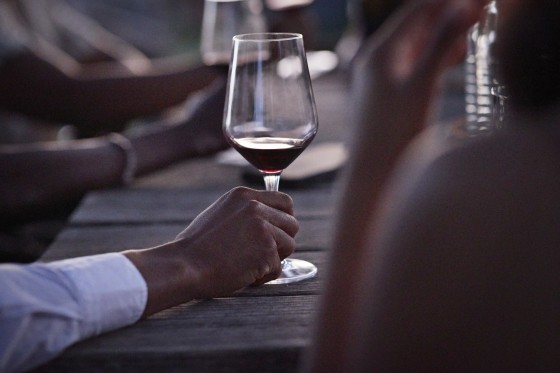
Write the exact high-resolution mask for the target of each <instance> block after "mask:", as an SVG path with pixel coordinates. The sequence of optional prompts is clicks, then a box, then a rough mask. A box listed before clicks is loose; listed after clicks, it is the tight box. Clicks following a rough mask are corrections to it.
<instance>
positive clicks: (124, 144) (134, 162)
mask: <svg viewBox="0 0 560 373" xmlns="http://www.w3.org/2000/svg"><path fill="white" fill-rule="evenodd" d="M107 138H108V140H109V142H110V143H111V144H112V145H115V146H116V147H117V148H119V149H120V151H121V152H122V153H123V154H124V157H125V163H124V168H123V172H122V174H121V183H122V185H128V184H130V183H131V182H132V181H133V180H134V176H135V175H136V169H137V168H138V157H137V156H136V151H135V150H134V147H133V146H132V143H131V142H130V140H129V139H128V138H126V137H125V136H123V135H121V134H120V133H111V134H110V135H108V136H107Z"/></svg>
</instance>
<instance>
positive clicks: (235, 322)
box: [39, 188, 333, 372]
mask: <svg viewBox="0 0 560 373" xmlns="http://www.w3.org/2000/svg"><path fill="white" fill-rule="evenodd" d="M222 192H223V191H222V190H205V189H188V188H185V189H168V190H162V189H131V190H126V189H123V190H112V191H104V192H95V193H92V194H90V195H89V196H87V197H86V198H85V200H84V201H83V203H82V205H81V207H80V208H79V209H78V210H77V211H76V214H75V215H74V216H73V218H72V220H71V222H70V224H69V225H68V227H67V228H66V229H65V230H64V231H63V232H62V233H61V235H60V236H59V237H58V239H57V240H56V242H55V243H54V244H53V245H52V247H51V248H50V249H49V251H48V253H47V254H46V255H45V258H44V259H46V260H55V259H61V258H67V257H74V256H80V255H88V254H95V253H100V252H109V251H119V250H123V249H131V248H140V247H147V246H152V245H155V244H158V243H161V242H164V241H167V240H170V239H173V238H174V237H175V236H176V235H177V234H178V233H179V232H180V231H181V230H182V229H183V228H184V227H185V226H186V224H187V223H188V222H189V221H190V220H191V219H192V218H193V217H194V216H196V214H197V213H198V212H200V211H201V209H203V208H204V207H205V206H207V205H208V204H210V203H211V201H213V200H215V199H216V198H217V197H218V196H219V195H220V194H221V193H222ZM291 195H292V196H293V198H294V201H295V204H296V206H297V216H298V218H299V220H300V222H301V229H300V234H299V235H298V237H297V241H298V249H297V253H296V254H295V255H294V257H297V258H302V259H307V260H310V261H312V262H313V263H315V264H316V265H317V266H318V269H319V274H318V276H317V277H315V278H313V279H310V280H306V281H304V282H301V283H296V284H290V285H265V286H261V287H250V288H246V289H243V290H241V291H239V292H238V293H237V294H235V296H233V297H231V298H223V299H214V300H205V301H196V302H191V303H187V304H184V305H181V306H178V307H175V308H172V309H169V310H167V311H164V312H161V313H159V314H156V315H154V316H153V317H151V318H149V319H148V320H145V321H141V322H139V323H137V324H135V325H133V326H131V327H128V328H125V329H122V330H119V331H116V332H113V333H109V334H106V335H103V336H100V337H96V338H92V339H90V340H87V341H85V342H82V343H79V344H77V345H75V346H73V347H71V348H70V349H68V350H67V351H66V352H65V353H64V354H63V355H62V356H61V357H60V358H58V359H56V360H54V361H53V362H51V363H50V364H47V365H46V366H44V367H43V368H41V369H39V371H56V372H70V371H72V372H110V371H127V372H138V371H150V372H152V371H156V370H155V369H159V370H160V371H165V372H172V371H182V372H237V371H243V372H290V371H295V370H296V365H297V361H298V357H299V356H300V354H301V351H302V349H303V348H304V347H305V346H306V345H308V343H309V338H310V324H311V321H312V316H313V312H314V310H315V309H316V303H317V295H318V294H319V289H320V286H321V279H322V278H323V277H322V275H323V273H324V269H325V257H326V255H325V254H326V253H325V248H326V247H328V237H329V231H330V230H329V221H330V217H331V216H332V206H333V204H332V196H333V195H332V193H331V188H313V189H310V190H303V191H293V192H292V193H291Z"/></svg>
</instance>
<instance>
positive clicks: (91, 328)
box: [0, 253, 148, 372]
mask: <svg viewBox="0 0 560 373" xmlns="http://www.w3.org/2000/svg"><path fill="white" fill-rule="evenodd" d="M147 293H148V290H147V285H146V282H145V281H144V279H143V277H142V275H141V274H140V272H139V271H138V270H137V269H136V267H135V266H134V265H133V264H132V263H131V262H130V261H129V260H128V259H127V258H126V257H125V256H124V255H122V254H118V253H110V254H103V255H95V256H89V257H82V258H74V259H67V260H62V261H57V262H52V263H33V264H27V265H18V264H0V372H20V371H24V370H27V369H30V368H33V367H36V366H38V365H40V364H42V363H45V362H46V361H48V360H50V359H52V358H54V357H56V356H57V355H58V354H60V353H61V352H62V351H63V350H64V349H65V348H67V347H68V346H70V345H71V344H73V343H75V342H77V341H80V340H83V339H85V338H88V337H91V336H94V335H98V334H100V333H103V332H107V331H110V330H113V329H117V328H120V327H123V326H126V325H130V324H132V323H134V322H136V321H138V319H139V318H140V316H141V315H142V313H143V311H144V308H145V306H146V302H147V296H148V295H147Z"/></svg>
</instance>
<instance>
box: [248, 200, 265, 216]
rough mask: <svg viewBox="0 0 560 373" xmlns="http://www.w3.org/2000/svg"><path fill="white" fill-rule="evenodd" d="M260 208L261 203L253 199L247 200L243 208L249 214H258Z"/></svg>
mask: <svg viewBox="0 0 560 373" xmlns="http://www.w3.org/2000/svg"><path fill="white" fill-rule="evenodd" d="M262 210H263V207H262V204H261V203H260V202H259V201H257V200H254V199H252V200H249V201H247V203H246V205H245V208H244V211H245V213H247V214H249V215H250V216H260V214H261V213H262Z"/></svg>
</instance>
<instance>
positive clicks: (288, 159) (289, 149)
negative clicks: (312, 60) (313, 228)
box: [223, 33, 318, 284]
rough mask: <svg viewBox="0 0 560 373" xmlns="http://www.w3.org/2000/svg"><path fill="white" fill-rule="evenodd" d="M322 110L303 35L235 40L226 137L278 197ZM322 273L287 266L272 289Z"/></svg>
mask: <svg viewBox="0 0 560 373" xmlns="http://www.w3.org/2000/svg"><path fill="white" fill-rule="evenodd" d="M317 128H318V121H317V109H316V107H315V99H314V97H313V90H312V87H311V79H310V76H309V69H308V67H307V59H306V57H305V50H304V46H303V37H302V35H301V34H293V33H259V34H244V35H236V36H234V37H233V48H232V53H231V62H230V67H229V77H228V86H227V94H226V104H225V108H224V126H223V129H224V134H225V136H226V138H227V140H228V141H229V143H230V144H231V145H232V146H233V148H235V149H236V150H237V151H238V152H239V153H240V154H241V155H242V156H243V157H244V158H245V159H247V161H249V162H250V163H251V164H252V165H253V166H254V167H256V168H257V169H258V170H259V171H260V172H261V173H262V175H263V177H264V183H265V186H266V190H270V191H278V184H279V182H280V174H281V173H282V171H283V170H284V169H285V168H286V167H288V166H289V165H290V164H291V163H292V162H293V161H294V160H295V159H296V158H297V157H298V156H299V155H300V154H301V152H303V150H304V149H305V148H306V147H307V145H309V143H310V142H311V141H312V140H313V138H314V137H315V134H316V133H317ZM316 273H317V267H315V265H313V264H312V263H309V262H306V261H304V260H300V259H292V258H287V259H285V260H283V261H282V274H281V275H280V276H279V277H278V279H276V280H273V281H271V282H269V284H270V283H272V284H285V283H290V282H295V281H301V280H304V279H307V278H310V277H313V276H315V274H316Z"/></svg>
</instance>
